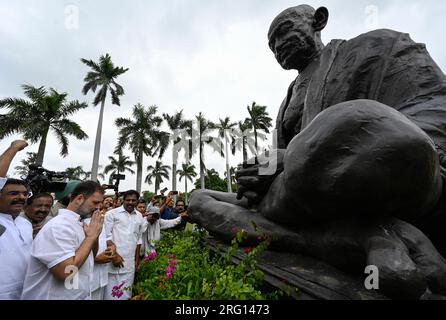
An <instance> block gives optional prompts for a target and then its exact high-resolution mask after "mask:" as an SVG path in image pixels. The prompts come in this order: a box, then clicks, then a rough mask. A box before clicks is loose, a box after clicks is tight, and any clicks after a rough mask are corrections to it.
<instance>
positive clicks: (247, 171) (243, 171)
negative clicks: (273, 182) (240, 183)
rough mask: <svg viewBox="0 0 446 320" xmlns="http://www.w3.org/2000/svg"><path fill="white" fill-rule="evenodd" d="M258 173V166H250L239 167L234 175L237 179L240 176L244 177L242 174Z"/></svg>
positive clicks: (253, 174) (251, 174) (252, 174)
mask: <svg viewBox="0 0 446 320" xmlns="http://www.w3.org/2000/svg"><path fill="white" fill-rule="evenodd" d="M258 174H259V168H258V167H251V168H247V169H241V170H238V171H237V172H236V173H235V177H236V178H237V179H238V178H240V177H244V176H256V175H258Z"/></svg>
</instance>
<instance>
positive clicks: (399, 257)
mask: <svg viewBox="0 0 446 320" xmlns="http://www.w3.org/2000/svg"><path fill="white" fill-rule="evenodd" d="M367 247H368V255H367V265H368V266H373V267H374V268H376V269H375V270H376V271H375V273H376V272H377V276H378V277H379V290H380V291H381V292H382V293H383V294H384V295H386V296H388V297H389V298H397V299H419V298H420V297H421V296H422V294H423V293H424V292H425V291H426V289H427V281H426V278H425V276H424V275H423V273H422V272H421V270H420V269H419V268H418V267H417V265H416V264H415V263H414V261H413V260H412V259H411V258H410V257H409V254H408V252H407V249H406V248H405V246H404V244H403V243H402V242H401V240H399V239H397V238H396V237H392V236H388V235H382V236H375V237H372V238H370V239H369V241H368V244H367Z"/></svg>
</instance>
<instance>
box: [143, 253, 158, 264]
mask: <svg viewBox="0 0 446 320" xmlns="http://www.w3.org/2000/svg"><path fill="white" fill-rule="evenodd" d="M157 256H158V254H157V253H156V251H152V252H150V253H149V255H148V256H146V257H144V259H143V261H144V262H148V261H153V260H155V259H156V257H157Z"/></svg>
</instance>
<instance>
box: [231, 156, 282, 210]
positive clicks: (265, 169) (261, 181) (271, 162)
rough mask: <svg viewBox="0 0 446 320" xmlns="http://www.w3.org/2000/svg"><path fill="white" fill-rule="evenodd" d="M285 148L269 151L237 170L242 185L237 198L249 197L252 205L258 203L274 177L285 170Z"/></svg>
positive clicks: (238, 179)
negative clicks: (267, 153) (266, 154)
mask: <svg viewBox="0 0 446 320" xmlns="http://www.w3.org/2000/svg"><path fill="white" fill-rule="evenodd" d="M284 154H285V150H282V149H278V150H273V151H270V152H269V155H268V156H267V157H266V156H264V155H262V156H260V157H258V158H257V159H255V160H258V161H255V160H250V161H248V163H255V164H247V163H244V164H243V168H242V169H240V170H238V171H237V172H236V178H237V182H238V184H239V185H240V187H239V189H238V191H237V199H238V200H240V199H242V198H243V197H245V198H247V199H248V201H249V203H250V205H255V204H258V203H259V202H260V201H261V200H262V198H263V197H264V196H265V194H266V193H267V192H268V190H269V187H270V186H271V184H272V183H273V181H274V179H275V178H276V177H277V176H278V175H279V174H280V173H281V172H282V171H283V158H284Z"/></svg>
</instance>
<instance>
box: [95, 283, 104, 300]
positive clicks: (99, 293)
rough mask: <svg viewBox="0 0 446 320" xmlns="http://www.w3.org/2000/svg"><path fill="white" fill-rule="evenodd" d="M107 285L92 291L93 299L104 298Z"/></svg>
mask: <svg viewBox="0 0 446 320" xmlns="http://www.w3.org/2000/svg"><path fill="white" fill-rule="evenodd" d="M106 289H107V286H105V287H100V288H98V289H96V290H95V291H93V292H92V293H91V300H104V293H105V290H106Z"/></svg>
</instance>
